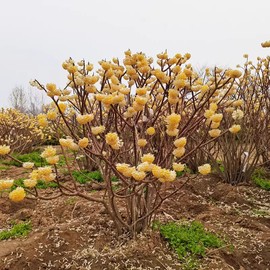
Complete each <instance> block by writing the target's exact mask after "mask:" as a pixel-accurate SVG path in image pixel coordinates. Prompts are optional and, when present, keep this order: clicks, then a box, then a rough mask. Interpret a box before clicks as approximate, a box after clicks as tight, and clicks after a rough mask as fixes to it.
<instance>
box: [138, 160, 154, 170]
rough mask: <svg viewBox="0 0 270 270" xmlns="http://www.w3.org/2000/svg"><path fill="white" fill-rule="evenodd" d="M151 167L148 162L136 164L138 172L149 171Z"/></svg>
mask: <svg viewBox="0 0 270 270" xmlns="http://www.w3.org/2000/svg"><path fill="white" fill-rule="evenodd" d="M152 168H153V164H152V163H149V162H143V163H140V164H139V165H138V166H137V170H138V171H140V172H151V171H152Z"/></svg>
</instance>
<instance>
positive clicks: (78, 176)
mask: <svg viewBox="0 0 270 270" xmlns="http://www.w3.org/2000/svg"><path fill="white" fill-rule="evenodd" d="M72 175H73V177H74V178H75V180H76V181H77V182H79V183H80V184H85V183H87V182H91V181H92V180H95V181H97V182H99V183H100V182H103V177H102V174H101V172H100V171H92V172H89V171H87V170H82V171H73V172H72ZM111 181H112V182H118V178H117V177H116V176H112V178H111Z"/></svg>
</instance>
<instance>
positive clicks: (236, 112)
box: [232, 109, 244, 120]
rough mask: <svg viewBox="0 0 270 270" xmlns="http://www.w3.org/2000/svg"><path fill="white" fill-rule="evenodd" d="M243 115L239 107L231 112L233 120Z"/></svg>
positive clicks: (239, 118)
mask: <svg viewBox="0 0 270 270" xmlns="http://www.w3.org/2000/svg"><path fill="white" fill-rule="evenodd" d="M243 117H244V112H243V111H242V110H240V109H237V110H235V111H234V112H233V113H232V118H233V119H234V120H241V119H242V118H243Z"/></svg>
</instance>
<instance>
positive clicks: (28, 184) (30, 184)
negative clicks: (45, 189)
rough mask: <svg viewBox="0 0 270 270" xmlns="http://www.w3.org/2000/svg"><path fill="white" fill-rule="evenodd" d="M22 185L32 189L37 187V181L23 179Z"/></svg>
mask: <svg viewBox="0 0 270 270" xmlns="http://www.w3.org/2000/svg"><path fill="white" fill-rule="evenodd" d="M23 184H24V186H25V187H27V188H33V187H35V186H36V185H37V180H36V179H25V180H23Z"/></svg>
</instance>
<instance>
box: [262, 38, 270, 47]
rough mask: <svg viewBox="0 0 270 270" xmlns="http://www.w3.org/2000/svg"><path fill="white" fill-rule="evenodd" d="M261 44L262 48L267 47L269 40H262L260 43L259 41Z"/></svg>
mask: <svg viewBox="0 0 270 270" xmlns="http://www.w3.org/2000/svg"><path fill="white" fill-rule="evenodd" d="M261 46H262V47H263V48H268V47H270V40H268V41H265V42H262V43H261Z"/></svg>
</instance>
